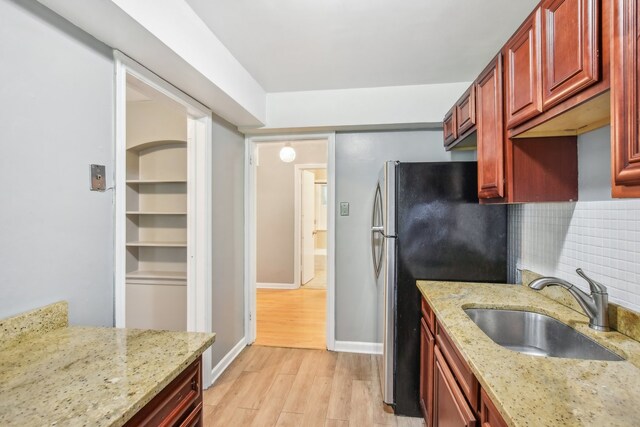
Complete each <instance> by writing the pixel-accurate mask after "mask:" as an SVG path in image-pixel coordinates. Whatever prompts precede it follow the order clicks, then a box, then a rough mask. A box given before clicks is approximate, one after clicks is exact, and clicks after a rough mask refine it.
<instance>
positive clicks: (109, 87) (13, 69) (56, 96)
mask: <svg viewBox="0 0 640 427" xmlns="http://www.w3.org/2000/svg"><path fill="white" fill-rule="evenodd" d="M0 55H1V56H2V66H1V67H0V82H2V84H1V86H0V100H1V103H0V183H2V190H1V200H2V202H1V203H2V209H0V224H1V225H0V267H1V269H0V318H4V317H7V316H10V315H14V314H16V313H19V312H22V311H25V310H28V309H32V308H35V307H38V306H42V305H45V304H49V303H52V302H54V301H58V300H67V301H69V315H70V321H71V323H74V324H83V325H102V326H111V325H113V207H112V192H111V191H107V192H105V193H98V192H91V191H89V164H90V163H98V164H104V165H106V167H107V177H108V178H109V179H108V184H109V185H111V179H110V177H111V176H112V174H113V61H112V59H111V51H110V49H108V48H107V46H105V45H103V44H102V43H100V42H98V41H97V40H95V39H93V38H92V37H90V36H88V35H87V34H85V33H84V32H82V31H80V30H79V29H78V28H76V27H74V26H72V25H71V24H69V23H68V22H66V21H64V20H63V19H61V18H59V17H58V16H57V15H55V14H53V13H52V12H51V11H49V10H48V9H46V8H44V7H43V6H41V5H39V4H38V3H36V2H34V1H31V0H24V1H22V0H21V1H12V0H0Z"/></svg>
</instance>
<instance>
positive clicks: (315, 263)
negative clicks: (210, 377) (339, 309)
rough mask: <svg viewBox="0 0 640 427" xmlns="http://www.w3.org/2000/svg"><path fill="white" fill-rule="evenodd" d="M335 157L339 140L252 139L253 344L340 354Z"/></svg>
mask: <svg viewBox="0 0 640 427" xmlns="http://www.w3.org/2000/svg"><path fill="white" fill-rule="evenodd" d="M285 147H289V148H292V149H293V151H294V152H295V156H294V159H292V160H291V161H285V160H286V159H283V158H282V157H281V156H279V154H280V152H281V151H283V149H285ZM289 148H286V149H287V150H288V149H289ZM333 152H334V136H333V134H326V135H305V136H296V137H293V136H288V137H286V138H283V137H251V138H248V139H247V166H248V167H247V187H246V194H247V207H248V211H247V216H246V218H247V224H246V230H247V249H248V250H247V254H246V256H247V263H246V266H247V276H246V277H247V281H246V288H247V293H246V304H247V314H248V316H247V331H246V333H247V341H248V342H249V343H253V342H255V343H256V344H258V345H274V346H283V347H298V348H323V349H324V348H328V349H333V346H334V340H335V331H334V325H335V320H334V282H333V277H334V272H333V244H334V241H333V233H332V229H333V224H334V221H335V218H334V215H333V210H334V208H333V207H334V206H335V201H334V183H333V177H334V170H333V168H334V159H333ZM314 154H315V155H314Z"/></svg>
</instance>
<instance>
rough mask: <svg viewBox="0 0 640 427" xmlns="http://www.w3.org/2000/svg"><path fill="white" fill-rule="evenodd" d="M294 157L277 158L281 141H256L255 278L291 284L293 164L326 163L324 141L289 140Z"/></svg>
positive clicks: (292, 260) (292, 261) (265, 281)
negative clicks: (288, 161) (291, 160)
mask: <svg viewBox="0 0 640 427" xmlns="http://www.w3.org/2000/svg"><path fill="white" fill-rule="evenodd" d="M291 146H292V147H293V148H294V149H295V150H296V159H295V160H294V161H293V162H291V163H284V162H283V161H282V160H280V149H281V148H282V143H261V144H258V166H257V168H256V169H257V171H256V183H257V185H256V216H257V218H256V229H257V231H256V234H257V238H256V252H257V253H256V258H257V260H256V281H257V282H258V283H288V284H291V283H294V277H293V276H294V264H295V256H294V253H295V250H294V249H295V248H294V246H295V238H294V224H295V218H294V216H295V202H294V200H295V198H294V192H295V191H294V187H295V185H294V184H295V181H294V178H295V177H294V171H295V165H298V164H305V163H306V164H310V163H327V143H326V141H293V142H291Z"/></svg>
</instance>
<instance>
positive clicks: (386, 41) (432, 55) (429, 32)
mask: <svg viewBox="0 0 640 427" xmlns="http://www.w3.org/2000/svg"><path fill="white" fill-rule="evenodd" d="M186 1H187V3H188V4H189V5H190V6H191V7H192V8H193V10H194V11H195V12H196V13H197V14H198V15H199V16H200V18H201V19H202V20H203V21H204V22H205V23H206V24H207V26H208V27H209V28H210V29H211V30H212V32H213V33H214V34H215V35H216V36H217V37H218V38H219V39H220V41H221V42H222V43H223V44H224V45H225V46H226V47H227V49H229V51H231V53H232V54H233V55H234V56H235V58H236V59H237V60H238V61H239V62H240V63H241V64H242V65H243V66H244V67H245V68H246V69H247V71H249V73H250V74H251V75H252V76H253V77H254V78H255V79H256V80H257V81H258V83H260V85H261V86H262V87H263V88H264V89H265V90H266V91H267V92H287V91H302V90H325V89H346V88H364V87H383V86H403V85H420V84H435V83H449V82H462V81H471V80H473V79H474V78H475V77H476V76H477V75H478V73H479V72H480V71H482V69H483V68H484V66H485V65H486V64H487V63H488V62H489V60H490V59H491V58H492V56H493V55H494V54H495V53H497V51H498V49H500V47H502V45H503V44H504V42H506V41H507V39H508V38H509V36H510V35H511V34H512V33H513V32H514V31H515V30H516V29H517V27H518V25H519V24H520V23H521V22H522V21H523V20H524V18H526V16H527V15H528V14H529V13H530V12H531V11H532V10H533V8H534V7H535V5H536V4H537V3H538V0H401V1H399V0H261V1H256V0H219V1H210V0H186Z"/></svg>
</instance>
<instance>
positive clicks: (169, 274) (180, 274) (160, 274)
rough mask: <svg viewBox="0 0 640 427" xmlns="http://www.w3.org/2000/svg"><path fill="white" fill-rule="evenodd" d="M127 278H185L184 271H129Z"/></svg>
mask: <svg viewBox="0 0 640 427" xmlns="http://www.w3.org/2000/svg"><path fill="white" fill-rule="evenodd" d="M126 278H127V279H151V280H162V279H166V280H187V273H186V272H185V271H140V270H138V271H130V272H129V273H127V276H126Z"/></svg>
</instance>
